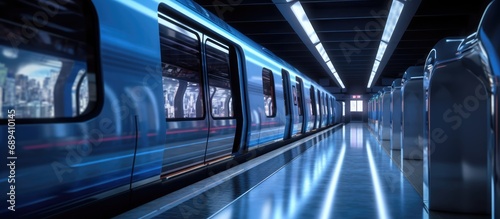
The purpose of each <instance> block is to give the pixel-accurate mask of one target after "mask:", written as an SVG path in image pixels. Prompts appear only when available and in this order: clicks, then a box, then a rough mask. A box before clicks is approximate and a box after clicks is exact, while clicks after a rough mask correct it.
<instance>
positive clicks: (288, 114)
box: [281, 69, 293, 139]
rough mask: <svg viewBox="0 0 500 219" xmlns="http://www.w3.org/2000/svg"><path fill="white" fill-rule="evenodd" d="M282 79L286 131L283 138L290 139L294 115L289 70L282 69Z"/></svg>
mask: <svg viewBox="0 0 500 219" xmlns="http://www.w3.org/2000/svg"><path fill="white" fill-rule="evenodd" d="M281 79H282V82H283V98H284V100H285V133H284V136H283V139H289V138H291V137H292V128H293V121H292V120H293V116H292V106H291V103H290V101H291V100H290V98H291V95H290V74H289V73H288V71H287V70H285V69H282V70H281Z"/></svg>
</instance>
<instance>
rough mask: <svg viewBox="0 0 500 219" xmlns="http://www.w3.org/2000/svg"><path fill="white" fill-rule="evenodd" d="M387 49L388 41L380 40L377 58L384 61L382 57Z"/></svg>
mask: <svg viewBox="0 0 500 219" xmlns="http://www.w3.org/2000/svg"><path fill="white" fill-rule="evenodd" d="M385 49H387V43H386V42H384V41H380V45H379V46H378V52H377V56H376V57H375V59H376V60H379V61H382V57H384V53H385Z"/></svg>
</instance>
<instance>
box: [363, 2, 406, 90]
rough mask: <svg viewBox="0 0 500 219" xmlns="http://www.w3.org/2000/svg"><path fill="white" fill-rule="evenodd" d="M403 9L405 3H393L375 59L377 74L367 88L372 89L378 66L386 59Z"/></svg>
mask: <svg viewBox="0 0 500 219" xmlns="http://www.w3.org/2000/svg"><path fill="white" fill-rule="evenodd" d="M403 7H404V3H402V2H400V1H398V0H393V1H392V4H391V11H390V12H389V16H388V17H387V22H386V23H385V27H384V33H383V34H382V41H380V44H379V47H378V51H377V56H376V57H375V59H376V60H375V63H373V68H372V71H373V72H375V74H373V72H372V74H371V75H370V79H369V80H368V85H366V88H370V87H371V86H372V82H373V79H374V78H375V75H376V73H377V70H378V66H379V65H380V61H382V58H383V57H384V54H385V50H386V49H387V45H388V43H389V41H390V39H391V37H392V33H393V32H394V29H395V28H396V25H397V23H398V20H399V17H400V16H401V12H402V11H403ZM377 60H378V61H377Z"/></svg>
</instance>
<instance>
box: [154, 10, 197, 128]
mask: <svg viewBox="0 0 500 219" xmlns="http://www.w3.org/2000/svg"><path fill="white" fill-rule="evenodd" d="M159 28H160V46H161V65H162V81H163V95H164V98H165V116H166V118H167V119H193V118H203V117H204V110H203V109H204V107H203V87H202V84H203V83H202V81H201V80H202V79H201V75H202V74H201V59H200V54H201V53H200V42H199V34H198V33H196V32H195V31H192V30H189V29H187V28H184V27H182V26H181V25H178V24H175V23H174V22H171V21H169V20H168V19H166V18H165V19H164V18H161V17H160V19H159Z"/></svg>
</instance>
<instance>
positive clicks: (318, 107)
mask: <svg viewBox="0 0 500 219" xmlns="http://www.w3.org/2000/svg"><path fill="white" fill-rule="evenodd" d="M317 93H318V103H317V104H316V105H317V109H318V115H323V112H322V111H321V109H322V108H323V107H322V106H321V92H320V91H319V90H318V92H317Z"/></svg>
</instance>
